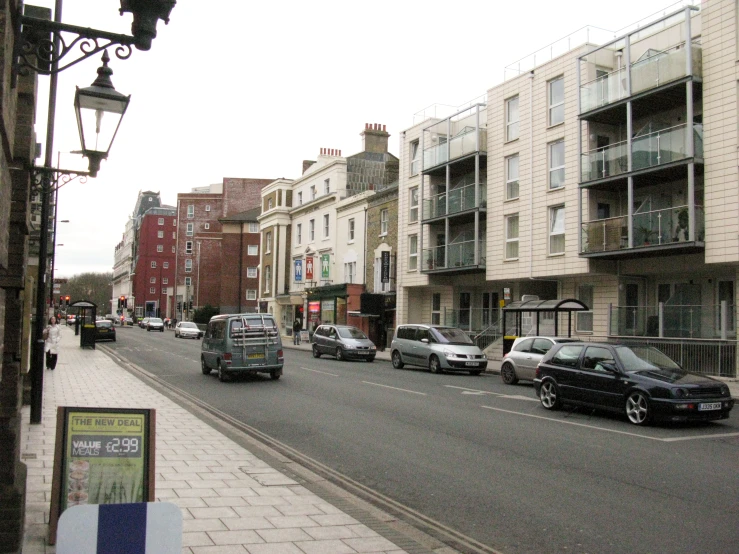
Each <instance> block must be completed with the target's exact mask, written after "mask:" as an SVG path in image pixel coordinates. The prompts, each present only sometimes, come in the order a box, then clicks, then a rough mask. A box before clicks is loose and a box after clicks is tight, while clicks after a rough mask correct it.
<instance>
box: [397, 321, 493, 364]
mask: <svg viewBox="0 0 739 554" xmlns="http://www.w3.org/2000/svg"><path fill="white" fill-rule="evenodd" d="M390 352H391V354H390V355H391V359H392V361H393V367H394V368H396V369H400V368H402V367H403V366H404V365H405V364H409V365H418V366H422V367H428V368H429V369H430V370H431V372H432V373H443V372H444V370H450V371H469V372H470V375H480V373H482V372H483V371H485V369H486V368H487V367H488V359H487V356H485V354H484V353H483V351H482V350H480V348H479V347H478V346H477V345H476V344H475V343H474V342H472V339H470V337H469V335H467V333H465V332H464V331H462V330H461V329H457V328H456V327H446V326H443V325H399V326H398V328H397V329H396V330H395V336H394V337H393V342H392V344H391V345H390Z"/></svg>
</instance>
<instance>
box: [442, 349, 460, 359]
mask: <svg viewBox="0 0 739 554" xmlns="http://www.w3.org/2000/svg"><path fill="white" fill-rule="evenodd" d="M442 354H444V356H446V357H447V358H454V357H455V356H456V355H457V354H456V353H454V352H452V351H451V350H444V351H443V352H442Z"/></svg>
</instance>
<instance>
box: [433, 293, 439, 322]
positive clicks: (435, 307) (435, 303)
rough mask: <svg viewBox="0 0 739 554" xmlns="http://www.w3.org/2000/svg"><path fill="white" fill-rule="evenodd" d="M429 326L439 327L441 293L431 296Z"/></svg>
mask: <svg viewBox="0 0 739 554" xmlns="http://www.w3.org/2000/svg"><path fill="white" fill-rule="evenodd" d="M431 325H441V293H439V292H435V293H434V294H432V295H431Z"/></svg>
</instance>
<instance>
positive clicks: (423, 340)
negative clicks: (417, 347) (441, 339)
mask: <svg viewBox="0 0 739 554" xmlns="http://www.w3.org/2000/svg"><path fill="white" fill-rule="evenodd" d="M421 342H422V343H424V344H428V343H429V339H421Z"/></svg>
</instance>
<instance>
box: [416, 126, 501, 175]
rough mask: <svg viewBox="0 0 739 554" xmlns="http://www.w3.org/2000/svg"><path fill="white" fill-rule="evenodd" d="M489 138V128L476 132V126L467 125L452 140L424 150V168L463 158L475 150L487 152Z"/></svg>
mask: <svg viewBox="0 0 739 554" xmlns="http://www.w3.org/2000/svg"><path fill="white" fill-rule="evenodd" d="M487 138H488V133H487V130H485V129H479V130H477V132H475V128H474V127H465V128H464V129H463V130H462V131H461V132H460V133H459V134H457V135H456V136H455V137H453V138H452V139H451V140H450V141H447V142H444V143H441V144H438V145H436V146H432V147H430V148H426V149H425V150H424V151H423V169H424V170H426V169H430V168H432V167H436V166H437V165H440V164H443V163H446V162H448V161H450V160H456V159H458V158H463V157H465V156H467V155H469V154H473V153H474V152H478V151H479V152H485V151H486V150H487ZM478 141H479V143H478Z"/></svg>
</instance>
